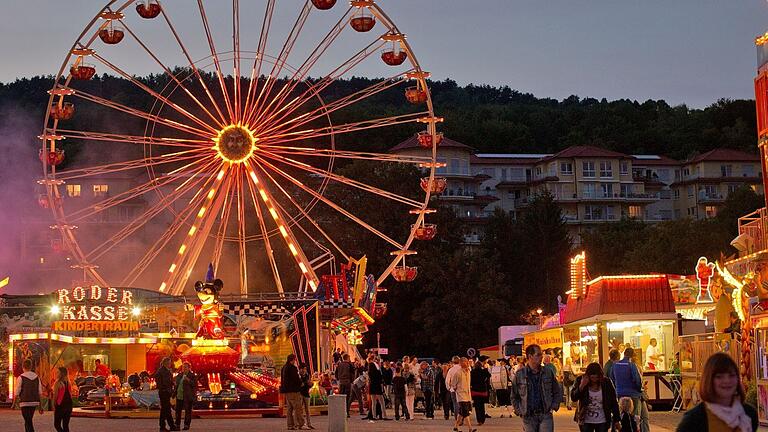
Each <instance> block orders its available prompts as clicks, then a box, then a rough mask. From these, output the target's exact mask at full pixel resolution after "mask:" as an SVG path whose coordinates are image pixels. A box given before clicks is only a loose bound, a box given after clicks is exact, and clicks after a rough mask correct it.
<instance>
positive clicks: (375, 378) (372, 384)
mask: <svg viewBox="0 0 768 432" xmlns="http://www.w3.org/2000/svg"><path fill="white" fill-rule="evenodd" d="M368 394H369V395H370V396H371V406H370V407H369V408H368V420H373V419H374V417H376V418H378V419H379V420H381V419H382V417H383V418H385V419H386V418H387V408H386V406H385V405H384V377H383V376H382V374H381V369H380V368H379V362H378V359H376V358H375V357H373V356H370V357H369V358H368ZM376 405H379V406H380V407H381V414H380V415H376V413H377V411H376Z"/></svg>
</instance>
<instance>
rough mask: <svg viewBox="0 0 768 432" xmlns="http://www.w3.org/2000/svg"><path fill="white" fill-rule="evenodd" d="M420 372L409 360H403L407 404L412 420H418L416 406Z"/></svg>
mask: <svg viewBox="0 0 768 432" xmlns="http://www.w3.org/2000/svg"><path fill="white" fill-rule="evenodd" d="M417 374H418V370H414V369H413V365H412V363H411V362H410V360H409V358H408V357H407V356H406V357H404V358H403V376H404V377H405V384H406V388H405V404H406V405H407V406H408V412H409V413H411V418H416V411H415V410H414V408H415V407H414V405H415V404H416V384H417V380H418V375H417Z"/></svg>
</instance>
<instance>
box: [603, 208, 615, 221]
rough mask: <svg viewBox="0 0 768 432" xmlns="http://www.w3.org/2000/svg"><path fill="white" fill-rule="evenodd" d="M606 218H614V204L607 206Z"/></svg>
mask: <svg viewBox="0 0 768 432" xmlns="http://www.w3.org/2000/svg"><path fill="white" fill-rule="evenodd" d="M605 219H606V220H613V219H614V217H613V207H612V206H607V207H605Z"/></svg>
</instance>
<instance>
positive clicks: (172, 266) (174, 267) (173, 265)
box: [168, 264, 176, 273]
mask: <svg viewBox="0 0 768 432" xmlns="http://www.w3.org/2000/svg"><path fill="white" fill-rule="evenodd" d="M174 270H176V264H171V268H169V269H168V273H173V271H174Z"/></svg>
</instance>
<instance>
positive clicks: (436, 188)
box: [419, 177, 448, 194]
mask: <svg viewBox="0 0 768 432" xmlns="http://www.w3.org/2000/svg"><path fill="white" fill-rule="evenodd" d="M419 184H420V185H421V189H422V190H423V191H424V192H429V193H433V194H441V193H443V192H445V188H447V187H448V180H447V179H446V178H445V177H435V179H434V180H433V181H432V188H430V187H429V177H424V178H422V179H421V181H420V182H419Z"/></svg>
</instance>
